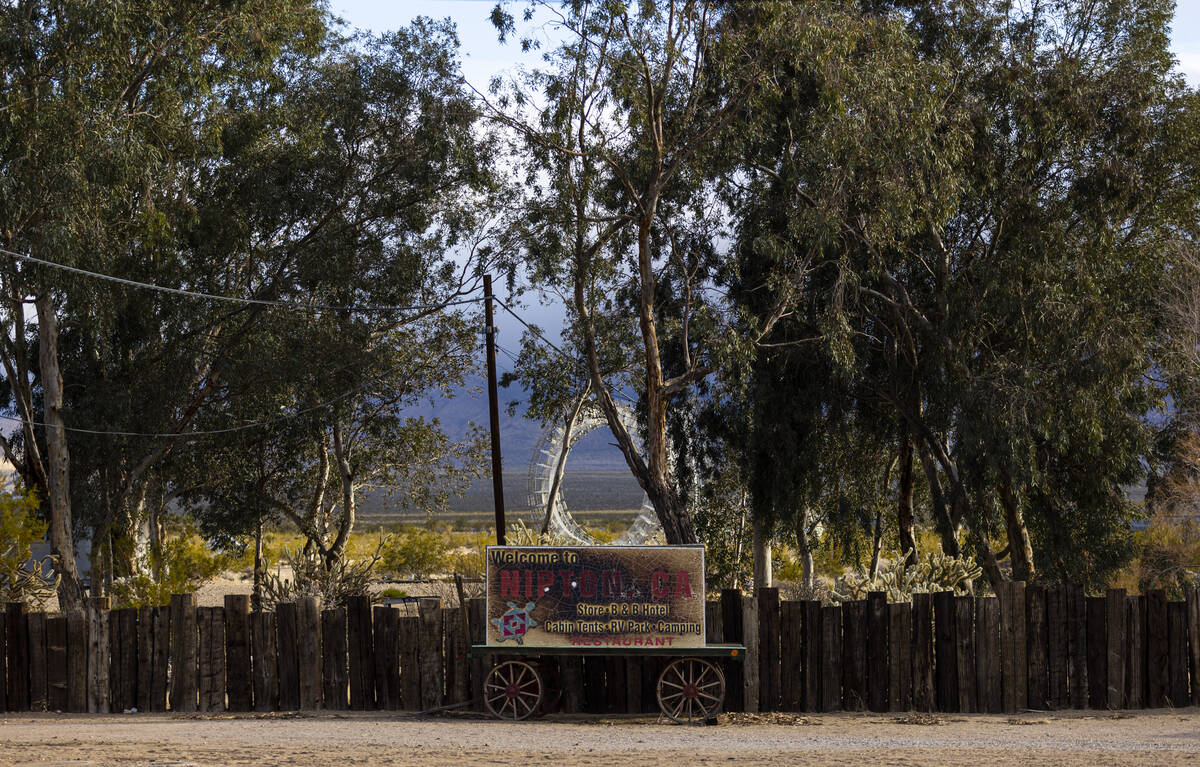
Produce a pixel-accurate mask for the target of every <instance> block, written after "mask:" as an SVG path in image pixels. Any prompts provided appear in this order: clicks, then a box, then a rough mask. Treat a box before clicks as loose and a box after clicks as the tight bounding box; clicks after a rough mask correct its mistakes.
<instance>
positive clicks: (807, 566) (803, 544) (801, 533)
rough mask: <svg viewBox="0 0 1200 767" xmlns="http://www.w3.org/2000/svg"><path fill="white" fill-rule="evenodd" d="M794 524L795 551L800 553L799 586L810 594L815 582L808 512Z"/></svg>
mask: <svg viewBox="0 0 1200 767" xmlns="http://www.w3.org/2000/svg"><path fill="white" fill-rule="evenodd" d="M804 517H805V518H804V519H802V520H801V521H800V524H799V525H797V526H796V551H797V553H798V554H799V555H800V586H801V587H802V588H803V589H804V590H805V592H806V593H807V594H808V595H809V596H811V594H812V590H813V587H814V586H815V585H816V582H817V574H816V570H815V567H814V565H813V556H812V547H811V546H810V545H809V543H808V527H807V526H808V514H807V513H806V514H805V515H804Z"/></svg>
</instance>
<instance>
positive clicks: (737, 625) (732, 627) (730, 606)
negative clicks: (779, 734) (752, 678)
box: [721, 589, 753, 711]
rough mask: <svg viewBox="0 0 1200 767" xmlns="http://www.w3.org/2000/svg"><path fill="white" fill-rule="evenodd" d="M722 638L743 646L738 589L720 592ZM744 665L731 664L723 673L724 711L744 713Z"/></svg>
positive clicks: (740, 600) (743, 638) (740, 602)
mask: <svg viewBox="0 0 1200 767" xmlns="http://www.w3.org/2000/svg"><path fill="white" fill-rule="evenodd" d="M721 623H722V629H721V633H722V636H723V637H724V638H725V641H726V642H729V643H730V644H745V635H744V634H743V633H742V632H743V631H744V626H743V621H742V592H741V591H739V590H738V589H722V590H721ZM752 660H753V659H752ZM745 665H746V664H744V663H731V664H729V666H728V667H726V673H725V710H726V711H744V710H745V705H746V704H745V699H746V691H745V684H746V675H745V671H746V669H745Z"/></svg>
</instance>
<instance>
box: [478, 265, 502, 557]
mask: <svg viewBox="0 0 1200 767" xmlns="http://www.w3.org/2000/svg"><path fill="white" fill-rule="evenodd" d="M483 297H484V307H485V309H484V312H485V316H486V319H487V332H486V335H487V372H488V410H489V412H490V415H491V417H492V497H493V498H494V499H495V501H496V543H498V544H500V545H501V546H504V545H505V544H506V541H505V535H504V529H505V528H504V475H503V473H502V470H503V463H502V461H501V460H500V395H499V394H498V393H497V391H496V323H495V320H494V319H493V315H492V275H490V274H485V275H483Z"/></svg>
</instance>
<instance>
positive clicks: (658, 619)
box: [484, 544, 708, 653]
mask: <svg viewBox="0 0 1200 767" xmlns="http://www.w3.org/2000/svg"><path fill="white" fill-rule="evenodd" d="M501 552H513V557H514V560H513V561H509V562H501V561H499V559H498V555H499V554H500V553H501ZM518 552H524V553H526V555H527V556H529V557H530V558H529V559H528V560H525V561H518V559H517V558H518V557H519V556H520V555H519V554H518ZM639 554H644V555H645V561H644V562H641V563H639V562H638V559H639V557H638V555H639ZM494 555H497V557H494ZM606 555H611V556H612V560H613V561H615V562H617V563H620V566H621V567H622V568H625V569H623V570H622V572H626V571H628V572H629V573H630V578H629V580H630V581H631V582H630V583H629V584H628V587H627V588H626V589H624V590H623V592H621V593H618V594H615V595H614V594H610V595H609V599H608V601H597V602H592V601H587V600H589V599H603V597H602V595H601V593H600V592H599V590H597V591H596V592H594V593H593V594H590V595H587V596H586V597H585V596H584V595H583V591H582V589H581V588H579V584H578V583H577V582H576V581H575V580H572V581H570V582H568V581H567V579H566V578H565V577H556V578H554V580H553V581H547V580H540V581H538V582H537V584H536V586H535V587H534V589H532V590H531V589H530V588H529V587H530V585H531V581H532V580H533V575H532V572H533V571H530V572H528V573H526V574H525V576H524V580H523V581H521V580H518V581H517V585H516V587H515V588H514V584H513V581H512V580H511V579H505V580H506V581H507V583H506V587H507V588H509V589H510V595H512V593H515V591H516V589H521V591H520V592H519V593H520V596H519V597H514V599H518V600H523V603H518V602H514V601H513V600H512V599H508V598H506V597H501V596H500V594H501V591H500V589H501V586H500V584H499V583H496V582H494V579H495V578H497V577H498V576H497V574H498V573H499V570H500V568H502V567H504V566H505V565H509V566H511V565H527V566H532V567H537V566H538V565H541V566H543V567H549V566H552V565H557V566H558V567H560V568H561V567H564V566H566V567H569V566H570V565H571V564H586V563H588V561H589V560H591V561H595V560H601V561H603V560H604V559H605V557H606ZM693 556H696V557H698V561H697V560H692V561H687V560H688V559H689V558H690V557H693ZM484 557H485V560H484V575H485V584H486V601H485V616H486V617H485V625H484V646H486V647H488V648H495V649H497V650H498V649H500V648H504V647H507V648H512V649H513V650H515V651H518V652H521V651H537V650H555V649H557V650H562V649H570V650H577V651H578V650H602V649H613V650H616V649H623V650H626V651H629V650H632V651H638V650H647V651H649V650H664V649H671V650H672V651H674V652H683V653H687V652H688V651H691V650H696V649H700V648H703V647H705V646H707V645H706V636H707V628H708V627H707V621H706V616H705V613H706V610H705V607H704V605H705V598H706V591H705V588H706V583H705V566H706V564H707V561H706V551H705V548H704V546H703V545H702V544H692V545H682V546H630V545H614V546H607V545H605V546H513V545H509V546H498V545H490V546H488V547H487V548H486V549H485V552H484ZM571 557H575V558H574V559H571ZM672 558H675V559H676V560H682V561H684V562H685V564H686V565H687V570H684V571H679V570H676V571H675V572H668V571H667V570H666V569H664V564H663V560H667V561H668V562H669V561H670V560H671V559H672ZM631 563H633V564H634V566H636V565H639V564H640V568H641V569H638V570H637V571H636V572H633V571H632V567H631ZM675 567H676V568H678V567H680V565H679V564H678V562H676V564H675ZM693 568H695V569H694V570H693ZM614 571H615V570H614ZM519 572H524V571H519ZM546 572H553V573H558V574H559V575H560V576H561V574H562V573H563V572H564V570H562V569H558V570H553V571H547V570H542V571H540V572H539V573H538V574H539V576H541V577H543V578H545V577H546V576H545V575H544V573H546ZM565 572H573V571H570V570H567V571H565ZM583 572H586V570H581V571H580V577H579V579H578V580H579V581H582V580H583V576H582V573H583ZM663 573H665V575H661V576H660V574H663ZM680 575H685V576H686V579H683V580H684V582H683V583H682V584H681V583H679V580H681V579H680V578H679V576H680ZM639 576H641V577H640V578H639ZM516 577H517V578H518V579H519V577H520V576H516ZM639 580H640V581H641V582H642V585H643V586H649V587H651V589H652V590H653V591H658V590H660V589H661V590H664V592H665V591H666V590H673V596H671V597H666V596H651V595H647V594H644V593H643V592H644V588H641V587H639ZM651 580H653V581H654V582H653V583H652V584H651V583H650V581H651ZM668 581H670V582H669V583H668ZM594 582H595V581H594V580H593V583H594ZM617 582H618V583H621V584H622V585H623V580H618V581H617ZM546 584H549V585H546ZM538 589H540V590H541V591H543V593H544V594H545V595H546V596H549V595H550V594H551V593H559V589H561V590H562V591H561V593H560V596H562V597H566V592H568V591H574V593H572V594H571V596H570V597H569V598H567V599H568V600H569V599H573V600H574V601H573V602H569V604H570V605H573V606H574V609H575V611H576V612H575V613H573V614H572V615H575V614H581V613H582V611H580V607H579V606H580V605H582V604H587V605H590V606H594V608H595V611H596V614H597V619H596V621H589V622H588V628H589V631H586V632H585V631H580V632H575V633H572V632H570V631H562V630H554V631H552V632H551V631H547V627H542V632H539V636H538V637H537V638H538V641H537V642H535V643H533V644H527V643H526V642H525V641H524V640H525V639H526V638H528V637H529V636H530V634H529V632H530V631H531V630H534V629H537V628H539V627H541V624H542V622H544V621H546V620H547V613H548V612H549V613H550V614H551V615H553V616H554V617H551V618H550V621H551V623H557V624H558V625H562V624H563V623H564V621H567V620H571V619H570V618H567V617H565V616H563V615H562V614H561V611H562V610H563V609H564V607H563V605H561V604H559V605H555V604H553V603H552V604H551V605H550V606H549V607H544V606H543V605H542V604H540V603H541V602H542V601H543V600H544V598H545V597H544V596H543V595H540V594H537V591H538ZM684 590H686V591H684ZM681 592H683V593H681ZM637 598H642V599H643V600H646V601H640V602H639V601H634V600H635V599H637ZM494 599H503V604H506V605H507V606H508V607H509V609H508V610H507V611H505V612H503V614H501V605H499V604H495V603H494ZM650 600H653V601H650ZM555 601H559V600H558V599H557V598H556V600H555ZM610 606H616V607H610ZM621 606H624V607H621ZM566 609H569V607H568V608H566ZM606 610H607V612H606ZM677 611H679V612H686V613H687V614H686V615H679V614H677ZM535 612H537V613H538V617H535V616H534V613H535ZM590 612H591V608H589V613H590ZM650 612H652V613H653V615H647V614H641V615H638V614H639V613H650ZM630 616H632V617H631V619H629V620H626V618H627V617H630ZM605 618H607V619H608V620H607V623H608V626H609V629H610V630H600V629H599V628H598V627H596V626H594V625H593V624H595V623H596V622H599V621H603V620H604V619H605ZM642 618H645V620H644V621H643V620H641V619H642ZM585 620H586V619H585ZM614 622H616V623H618V626H617V627H616V628H617V629H620V628H624V627H633V628H639V629H640V630H626V631H620V630H611V626H612V624H613V623H614ZM697 624H698V630H697ZM647 625H651V626H654V627H661V626H668V627H669V629H670V630H669V631H666V632H660V631H657V630H646V627H647ZM507 631H511V632H512V633H510V634H508V635H507V636H503V637H497V636H496V634H498V633H500V632H507ZM543 634H549V635H551V636H560V637H561V641H559V642H548V641H546V639H545V637H544V635H543ZM508 639H513V640H514V641H513V642H509V641H506V640H508Z"/></svg>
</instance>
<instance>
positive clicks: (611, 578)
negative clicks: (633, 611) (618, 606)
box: [600, 570, 623, 597]
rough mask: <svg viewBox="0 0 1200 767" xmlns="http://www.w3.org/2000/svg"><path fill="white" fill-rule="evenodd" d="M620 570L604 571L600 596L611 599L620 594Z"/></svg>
mask: <svg viewBox="0 0 1200 767" xmlns="http://www.w3.org/2000/svg"><path fill="white" fill-rule="evenodd" d="M622 585H623V584H622V579H621V571H620V570H605V571H604V579H603V581H602V582H601V585H600V589H601V594H602V595H603V596H605V597H612V596H613V595H615V594H620V593H621V592H622V591H623V589H622V588H621V587H622Z"/></svg>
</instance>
